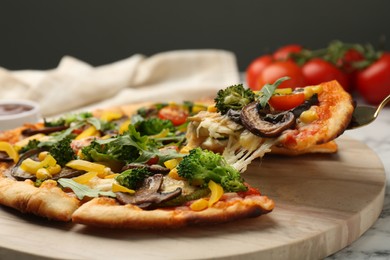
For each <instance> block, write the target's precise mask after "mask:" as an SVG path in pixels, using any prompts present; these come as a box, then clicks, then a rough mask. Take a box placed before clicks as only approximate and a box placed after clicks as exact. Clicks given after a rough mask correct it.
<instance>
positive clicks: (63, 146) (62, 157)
mask: <svg viewBox="0 0 390 260" xmlns="http://www.w3.org/2000/svg"><path fill="white" fill-rule="evenodd" d="M71 142H72V138H71V137H70V136H68V137H65V138H64V139H62V140H61V141H59V142H57V143H54V144H53V145H52V146H51V147H50V149H49V153H50V154H51V155H52V156H53V157H54V159H56V161H57V163H58V164H59V165H61V166H62V167H63V166H65V164H66V163H67V162H69V161H71V160H73V159H76V154H75V152H74V151H73V149H72V147H71V146H70V144H71Z"/></svg>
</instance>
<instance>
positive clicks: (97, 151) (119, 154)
mask: <svg viewBox="0 0 390 260" xmlns="http://www.w3.org/2000/svg"><path fill="white" fill-rule="evenodd" d="M127 139H129V138H128V137H127V136H119V137H118V138H117V139H112V141H111V142H109V143H102V142H104V141H105V140H103V141H100V140H94V141H92V142H91V144H90V145H88V146H85V147H83V148H82V149H81V152H82V154H83V156H84V158H85V159H86V160H88V161H93V162H113V161H123V162H124V161H128V162H132V161H135V160H136V159H137V158H138V157H139V150H138V148H137V147H136V146H134V145H131V144H130V145H127V143H123V144H122V143H121V140H127Z"/></svg>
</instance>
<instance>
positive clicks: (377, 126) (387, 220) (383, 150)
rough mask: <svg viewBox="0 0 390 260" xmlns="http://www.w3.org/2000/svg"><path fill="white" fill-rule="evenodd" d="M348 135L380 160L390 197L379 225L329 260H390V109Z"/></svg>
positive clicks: (385, 204)
mask: <svg viewBox="0 0 390 260" xmlns="http://www.w3.org/2000/svg"><path fill="white" fill-rule="evenodd" d="M344 135H347V136H350V137H352V138H354V139H357V140H359V141H361V142H364V143H365V144H367V145H368V146H369V147H370V148H371V149H372V150H374V151H375V152H376V153H377V155H378V156H379V157H380V159H381V160H382V163H383V165H384V168H385V171H386V178H387V185H386V195H385V201H384V206H383V211H382V213H381V215H380V216H379V218H378V220H377V221H376V223H375V224H374V225H373V226H372V227H371V228H370V229H369V230H367V231H366V232H365V233H364V234H363V235H362V236H361V237H360V238H359V239H358V240H356V241H355V242H354V243H352V244H351V245H350V246H348V247H346V248H344V249H343V250H341V251H339V252H337V253H336V254H334V255H331V256H329V257H328V258H327V259H343V260H344V259H381V260H384V259H390V107H389V106H387V107H386V108H385V109H384V110H383V111H382V112H381V114H380V115H379V117H378V118H377V120H376V121H374V122H373V123H371V124H370V125H368V126H365V127H362V128H358V129H355V130H349V131H347V132H345V133H344Z"/></svg>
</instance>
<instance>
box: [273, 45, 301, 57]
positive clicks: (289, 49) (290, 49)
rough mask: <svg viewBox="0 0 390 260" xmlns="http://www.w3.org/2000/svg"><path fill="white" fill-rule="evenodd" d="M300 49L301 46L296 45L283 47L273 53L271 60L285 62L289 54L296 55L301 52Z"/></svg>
mask: <svg viewBox="0 0 390 260" xmlns="http://www.w3.org/2000/svg"><path fill="white" fill-rule="evenodd" d="M302 49H303V48H302V46H301V45H298V44H289V45H285V46H283V47H280V48H279V49H277V50H276V51H275V52H274V53H273V58H274V59H275V60H282V61H283V60H287V59H288V58H289V56H290V54H291V53H298V52H300V51H302Z"/></svg>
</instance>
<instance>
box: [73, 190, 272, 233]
mask: <svg viewBox="0 0 390 260" xmlns="http://www.w3.org/2000/svg"><path fill="white" fill-rule="evenodd" d="M273 208H274V202H273V201H272V200H271V199H269V198H268V197H267V196H259V195H251V196H247V197H245V198H243V199H242V198H235V199H234V200H232V201H219V202H217V203H216V204H215V205H214V206H213V207H210V208H207V209H205V210H202V211H193V210H191V209H190V208H189V207H187V206H182V207H176V208H167V209H155V210H142V209H140V208H139V207H137V206H134V205H130V204H129V205H119V204H117V203H116V202H115V200H114V199H111V198H95V199H93V200H91V201H89V202H87V203H85V204H83V205H82V206H81V207H80V208H78V209H77V210H76V211H75V212H74V214H73V217H72V220H73V222H75V223H80V224H85V225H91V226H104V227H110V228H129V229H166V228H181V227H184V226H190V225H204V224H214V223H224V222H230V221H234V220H237V219H242V218H250V217H258V216H260V215H262V214H266V213H269V212H270V211H272V209H273Z"/></svg>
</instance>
